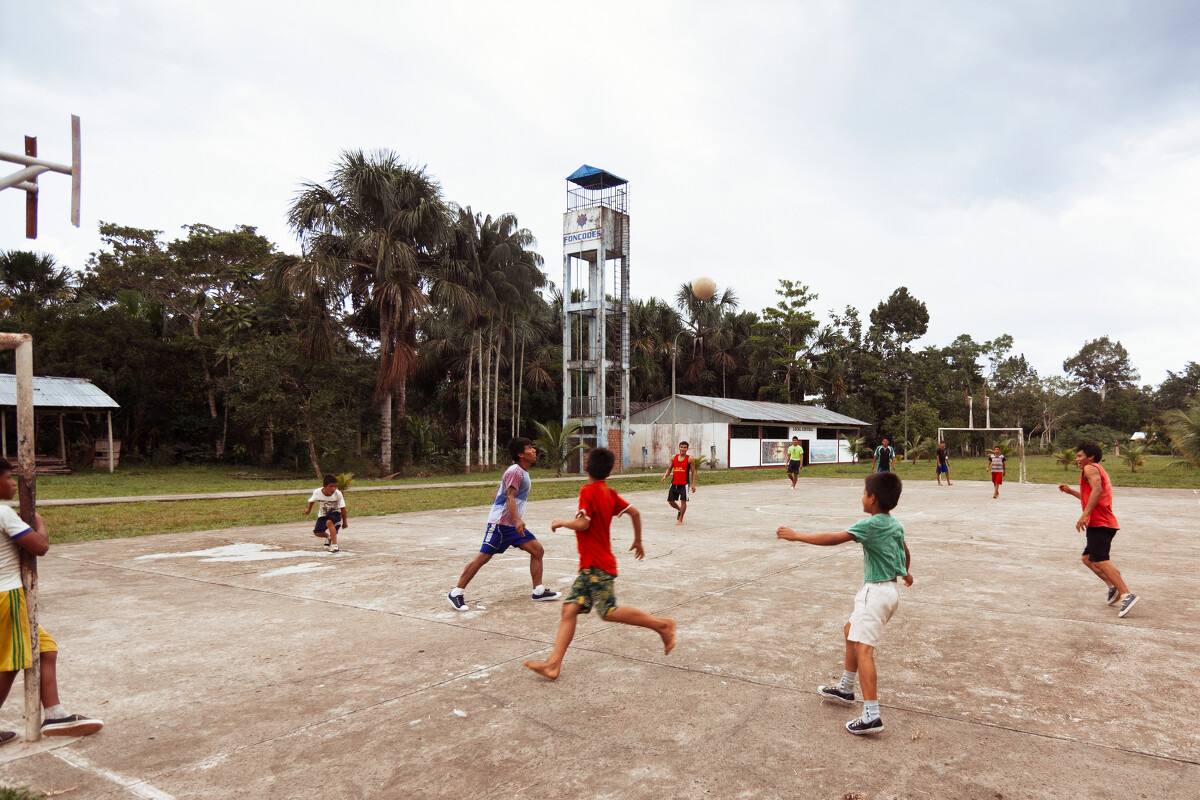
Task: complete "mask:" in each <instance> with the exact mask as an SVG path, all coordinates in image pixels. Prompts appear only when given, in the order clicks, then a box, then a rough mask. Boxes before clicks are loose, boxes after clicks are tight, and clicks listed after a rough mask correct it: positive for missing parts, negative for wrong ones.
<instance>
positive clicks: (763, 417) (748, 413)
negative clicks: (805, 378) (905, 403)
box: [667, 394, 871, 426]
mask: <svg viewBox="0 0 1200 800" xmlns="http://www.w3.org/2000/svg"><path fill="white" fill-rule="evenodd" d="M679 397H680V399H681V400H687V401H688V402H691V403H695V404H696V405H699V406H704V407H705V408H711V409H712V410H713V411H716V412H718V413H720V414H727V415H729V416H731V417H736V418H737V419H745V420H754V421H756V422H798V423H806V424H812V425H867V426H869V425H870V424H871V423H869V422H863V421H862V420H861V419H854V418H853V417H847V416H846V415H845V414H839V413H837V412H836V411H830V410H829V409H827V408H821V407H820V406H802V405H796V404H793V403H768V402H767V401H765V400H734V399H731V398H728V397H700V396H699V395H694V394H681V395H679ZM667 399H668V400H669V399H670V398H667Z"/></svg>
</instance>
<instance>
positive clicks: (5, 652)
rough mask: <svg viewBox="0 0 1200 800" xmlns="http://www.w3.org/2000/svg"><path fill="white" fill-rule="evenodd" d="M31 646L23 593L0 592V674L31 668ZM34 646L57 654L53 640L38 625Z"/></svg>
mask: <svg viewBox="0 0 1200 800" xmlns="http://www.w3.org/2000/svg"><path fill="white" fill-rule="evenodd" d="M31 643H32V639H31V638H30V636H29V615H28V613H27V612H26V611H25V590H24V589H12V590H10V591H7V592H0V672H17V671H18V670H22V669H29V668H30V667H31V666H33V658H32V657H31V655H30V652H29V647H30V644H31ZM38 647H39V648H40V649H41V651H42V652H43V653H55V652H58V644H57V643H56V642H55V641H54V637H53V636H51V635H50V633H49V632H48V631H47V630H46V629H45V628H43V627H42V626H41V625H38Z"/></svg>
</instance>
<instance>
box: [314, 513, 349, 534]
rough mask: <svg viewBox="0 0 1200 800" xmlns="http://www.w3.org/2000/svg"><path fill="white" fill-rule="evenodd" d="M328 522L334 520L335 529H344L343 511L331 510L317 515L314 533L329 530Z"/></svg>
mask: <svg viewBox="0 0 1200 800" xmlns="http://www.w3.org/2000/svg"><path fill="white" fill-rule="evenodd" d="M327 522H332V523H333V527H334V530H339V531H340V530H341V529H342V512H340V511H330V512H329V513H328V514H322V515H321V516H319V517H317V524H316V525H314V526H313V533H325V531H326V530H327V527H326V524H325V523H327Z"/></svg>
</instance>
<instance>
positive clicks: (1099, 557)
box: [1058, 443, 1138, 617]
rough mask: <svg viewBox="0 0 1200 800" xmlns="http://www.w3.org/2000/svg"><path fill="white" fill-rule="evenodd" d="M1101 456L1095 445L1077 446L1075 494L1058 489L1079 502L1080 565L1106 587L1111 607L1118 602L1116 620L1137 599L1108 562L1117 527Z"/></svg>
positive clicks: (1076, 526)
mask: <svg viewBox="0 0 1200 800" xmlns="http://www.w3.org/2000/svg"><path fill="white" fill-rule="evenodd" d="M1102 457H1103V453H1102V451H1101V450H1100V445H1098V444H1091V443H1088V444H1081V445H1079V446H1078V447H1076V448H1075V464H1076V465H1077V466H1078V467H1079V470H1080V471H1079V491H1075V490H1074V489H1072V488H1071V487H1070V486H1067V485H1066V484H1065V483H1060V484H1059V485H1058V490H1059V491H1060V492H1063V493H1064V494H1069V495H1071V496H1072V497H1077V498H1079V502H1080V503H1081V504H1083V513H1082V514H1080V515H1079V519H1078V520H1076V521H1075V530H1077V531H1079V532H1081V533H1083V534H1084V535H1085V536H1086V537H1087V545H1086V546H1085V547H1084V548H1083V556H1082V560H1083V565H1084V566H1085V567H1087V568H1088V569H1090V570H1091V571H1092V572H1094V573H1095V574H1096V577H1097V578H1099V579H1100V580H1102V581H1104V583H1105V584H1106V585H1107V586H1108V596H1107V598H1106V600H1107V602H1108V604H1109V605H1110V606H1111V605H1113V604H1115V603H1116V602H1117V601H1118V600H1119V601H1120V602H1121V607H1120V608H1119V609H1118V610H1117V616H1118V617H1123V616H1125V615H1126V614H1128V613H1129V610H1130V609H1131V608H1133V604H1134V603H1136V602H1137V601H1138V598H1137V595H1136V594H1133V593H1132V592H1130V591H1129V587H1128V586H1126V585H1125V579H1124V578H1122V577H1121V573H1120V572H1119V571H1118V570H1117V565H1116V564H1114V563H1113V562H1112V561H1111V560H1110V559H1109V551H1110V550H1111V549H1112V540H1113V537H1114V536H1116V535H1117V530H1118V529H1119V528H1120V527H1121V526H1120V523H1118V522H1117V515H1116V514H1114V513H1113V508H1112V482H1111V481H1110V480H1109V479H1108V473H1107V472H1105V470H1104V467H1102V466H1100V463H1099V462H1100V459H1101V458H1102Z"/></svg>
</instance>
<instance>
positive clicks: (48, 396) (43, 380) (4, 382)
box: [0, 374, 121, 408]
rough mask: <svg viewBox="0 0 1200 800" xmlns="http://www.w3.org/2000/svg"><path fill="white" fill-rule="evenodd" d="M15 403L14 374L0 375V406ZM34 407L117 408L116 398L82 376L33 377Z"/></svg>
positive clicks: (15, 382) (15, 377) (13, 404)
mask: <svg viewBox="0 0 1200 800" xmlns="http://www.w3.org/2000/svg"><path fill="white" fill-rule="evenodd" d="M16 404H17V376H16V375H3V374H0V406H15V405H16ZM33 405H34V408H120V407H121V406H119V405H117V401H116V400H113V399H112V398H111V397H109V396H108V395H106V394H105V393H104V392H103V391H101V390H100V389H99V388H98V387H97V386H96V384H94V383H92V382H91V381H89V380H84V379H83V378H49V377H34V379H33Z"/></svg>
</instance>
